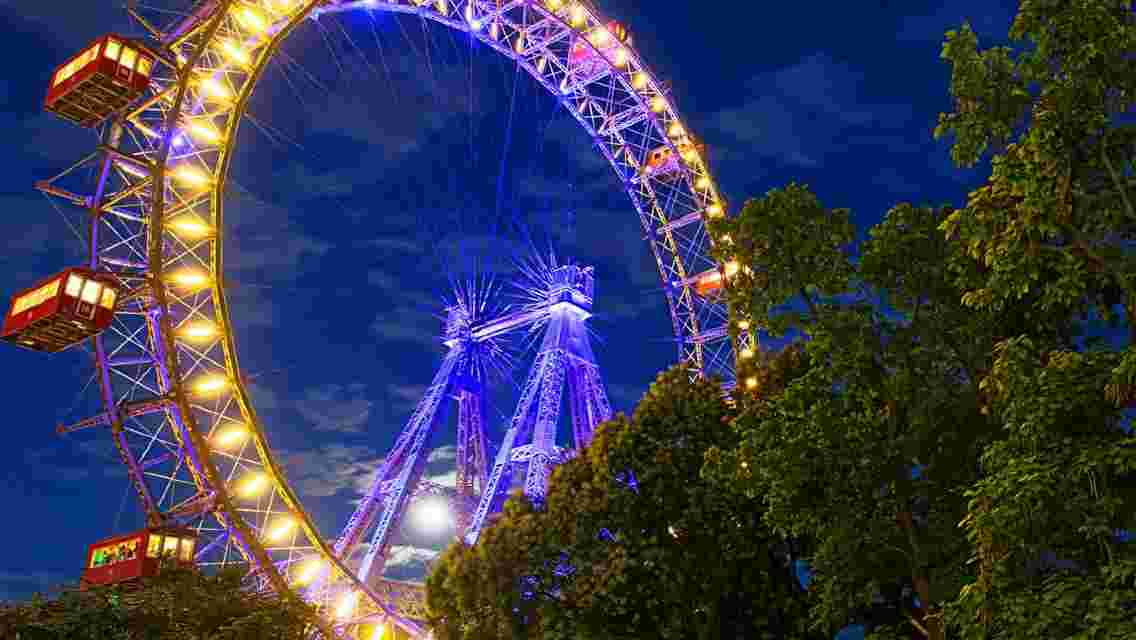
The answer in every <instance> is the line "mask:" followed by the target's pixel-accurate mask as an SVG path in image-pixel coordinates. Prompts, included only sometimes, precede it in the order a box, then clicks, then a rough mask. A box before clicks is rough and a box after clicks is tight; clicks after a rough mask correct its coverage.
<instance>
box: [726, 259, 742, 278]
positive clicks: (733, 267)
mask: <svg viewBox="0 0 1136 640" xmlns="http://www.w3.org/2000/svg"><path fill="white" fill-rule="evenodd" d="M738 268H739V267H738V262H737V260H730V261H729V262H727V263H726V277H727V278H728V277H730V276H732V275H734V274H736V273H737V272H738Z"/></svg>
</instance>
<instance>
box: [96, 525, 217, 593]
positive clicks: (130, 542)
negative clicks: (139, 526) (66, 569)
mask: <svg viewBox="0 0 1136 640" xmlns="http://www.w3.org/2000/svg"><path fill="white" fill-rule="evenodd" d="M196 544H197V539H196V538H195V537H194V534H193V531H191V530H189V529H182V528H177V527H156V528H151V529H143V530H141V531H135V532H134V533H129V534H126V535H121V536H115V537H113V538H107V539H106V540H100V541H99V542H96V543H95V544H93V545H91V546H90V547H88V548H87V563H86V564H85V565H84V568H83V577H82V578H81V579H80V580H79V588H80V589H85V588H87V587H90V586H93V585H104V584H118V583H122V582H129V581H131V580H138V579H140V578H148V577H152V576H155V575H157V574H158V573H159V572H160V571H161V570H162V568H163V567H168V566H179V567H192V566H193V551H194V547H195V546H196Z"/></svg>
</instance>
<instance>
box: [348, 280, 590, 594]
mask: <svg viewBox="0 0 1136 640" xmlns="http://www.w3.org/2000/svg"><path fill="white" fill-rule="evenodd" d="M523 271H524V275H525V276H526V282H525V283H524V284H523V285H522V286H521V287H520V288H521V291H522V292H523V298H524V301H523V302H522V303H521V304H519V305H516V306H515V307H513V308H511V309H509V310H508V311H507V312H505V313H500V314H492V313H487V311H486V310H487V307H488V305H487V304H486V303H487V300H486V296H485V295H484V294H473V293H470V292H466V294H465V295H458V296H457V298H458V300H457V303H456V304H454V305H453V306H451V307H449V308H448V309H447V310H446V312H447V318H446V325H445V344H446V346H447V347H448V348H449V351H448V352H447V354H446V356H445V358H444V359H443V361H442V364H441V366H440V367H439V368H438V371H437V374H436V375H435V376H434V380H433V382H432V383H431V384H430V387H429V388H428V389H427V390H426V393H425V395H424V396H423V397H422V399H421V400H420V401H419V403H418V406H417V407H416V408H415V410H414V413H413V414H412V415H411V417H410V419H409V420H408V421H407V423H406V426H405V428H404V429H403V430H402V433H401V434H400V435H399V437H398V439H397V440H396V441H395V444H394V447H393V448H392V449H391V451H390V453H389V454H388V455H387V456H386V457H385V458H384V460H383V464H382V466H381V467H380V469H379V472H378V474H377V475H376V476H375V480H374V481H373V482H372V484H371V486H370V488H369V490H368V491H367V494H366V495H365V497H364V498H363V500H362V501H361V502H360V503H359V506H358V507H357V509H356V510H355V513H354V514H353V515H352V516H351V518H350V520H349V521H348V523H347V526H346V527H345V529H344V531H343V534H342V535H341V536H340V537H339V539H338V541H337V542H336V544H335V553H336V555H337V556H339V557H340V558H342V559H346V558H347V557H348V556H350V554H351V552H352V551H353V550H354V549H355V548H356V547H357V546H358V545H359V544H360V543H361V542H362V541H363V540H364V538H365V537H368V533H369V543H370V544H368V545H367V550H366V553H365V554H364V556H363V559H362V562H361V564H360V566H359V569H358V571H357V572H356V575H357V576H358V578H359V579H360V580H361V581H362V582H364V583H367V582H369V581H370V580H371V579H372V577H374V578H378V577H379V576H381V575H382V572H383V569H384V566H385V563H386V559H387V556H388V552H389V550H390V545H391V540H392V536H393V534H394V532H395V531H397V530H398V524H399V523H400V522H401V521H402V519H403V517H404V515H405V513H406V510H407V507H408V505H409V503H410V501H411V500H412V499H414V498H415V497H417V496H420V495H429V494H436V493H437V489H438V488H437V487H434V486H432V485H431V484H430V483H428V482H425V481H423V479H422V475H423V471H424V468H425V465H426V462H427V458H428V444H429V442H430V440H431V439H432V436H433V435H434V434H435V432H436V431H437V430H438V429H439V426H440V425H444V424H445V422H446V415H447V410H448V409H449V408H450V404H451V402H452V403H455V404H457V408H458V420H457V456H456V465H457V486H456V494H457V495H456V497H455V499H454V500H453V501H452V502H453V504H454V508H455V511H456V512H457V521H458V530H459V531H461V532H464V539H465V540H466V541H467V542H469V543H471V544H472V543H474V542H476V540H477V537H478V535H479V534H480V532H481V529H482V527H483V526H484V525H485V521H486V519H487V517H488V516H489V515H490V514H491V513H494V512H496V511H498V510H499V509H500V508H501V505H502V503H503V502H504V499H505V498H506V496H507V494H508V491H509V488H510V487H511V486H512V478H513V469H514V467H515V466H516V465H523V466H525V467H526V469H527V473H526V475H525V480H524V492H525V494H526V495H528V496H529V497H530V498H531V499H532V500H534V501H535V502H538V503H539V502H542V501H543V499H544V496H545V492H546V490H547V484H548V477H549V474H550V472H551V470H552V467H553V466H554V465H556V464H558V463H560V462H562V461H564V460H566V459H568V458H569V457H570V456H572V455H574V453H575V452H576V451H578V450H579V449H581V448H583V447H586V446H587V445H588V443H589V441H590V440H591V436H592V431H593V430H594V429H595V427H596V425H598V424H599V423H600V422H602V421H604V420H607V419H609V418H610V417H611V413H612V412H611V405H610V403H609V402H608V399H607V394H606V392H605V391H604V385H603V380H602V379H601V377H600V373H599V368H598V366H597V365H596V359H595V355H594V354H593V353H592V349H591V345H590V344H589V340H588V333H587V327H586V325H585V322H586V321H587V319H588V318H589V317H590V316H591V309H592V299H593V292H594V287H595V278H594V273H593V270H592V268H591V267H587V268H584V267H579V266H575V265H558V264H556V262H555V261H552V262H550V263H544V262H538V263H534V265H530V266H526V267H523ZM471 291H472V290H471ZM520 330H527V331H529V332H530V333H532V334H537V333H541V332H542V333H543V337H542V338H541V341H540V346H539V349H538V351H537V354H536V359H535V361H534V363H533V365H532V369H531V370H530V372H529V376H528V379H527V381H526V383H525V385H524V388H523V390H522V392H521V397H520V401H519V402H518V404H517V408H516V411H515V413H514V415H513V417H512V420H511V421H510V423H509V428H508V431H507V432H506V433H505V437H504V440H503V441H502V443H501V446H500V447H498V449H497V454H496V459H495V461H494V462H493V466H492V467H491V468H490V467H489V459H490V453H489V448H488V443H487V437H486V432H485V415H484V404H485V392H486V385H487V383H488V381H489V379H490V376H489V375H488V374H489V372H490V370H491V369H492V367H493V366H495V363H497V362H498V361H499V359H500V356H501V354H502V353H503V351H502V348H501V347H500V345H499V344H498V342H497V339H498V338H501V337H502V336H504V335H506V334H508V333H512V332H515V331H520ZM565 382H567V384H568V404H569V406H570V412H571V418H572V431H573V433H572V436H573V437H572V446H571V447H570V448H562V447H559V446H557V444H556V436H557V423H558V422H559V418H560V407H561V404H562V400H563V390H564V384H565ZM474 506H476V509H474V508H473V507H474ZM471 512H472V517H471Z"/></svg>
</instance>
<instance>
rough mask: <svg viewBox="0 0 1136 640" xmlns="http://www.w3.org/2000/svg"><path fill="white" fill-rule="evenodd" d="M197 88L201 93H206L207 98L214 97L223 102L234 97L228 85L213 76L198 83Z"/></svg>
mask: <svg viewBox="0 0 1136 640" xmlns="http://www.w3.org/2000/svg"><path fill="white" fill-rule="evenodd" d="M197 88H198V90H199V91H201V93H203V94H205V96H206V97H207V98H213V99H214V100H219V101H221V102H225V101H228V100H232V98H233V92H232V91H229V88H228V87H226V86H225V85H223V84H221V83H220V82H218V81H217V80H214V79H213V78H203V79H202V80H201V81H200V82H198V83H197Z"/></svg>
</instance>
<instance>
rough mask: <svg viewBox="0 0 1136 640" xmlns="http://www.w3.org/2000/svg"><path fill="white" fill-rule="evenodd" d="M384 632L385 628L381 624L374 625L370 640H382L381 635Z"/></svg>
mask: <svg viewBox="0 0 1136 640" xmlns="http://www.w3.org/2000/svg"><path fill="white" fill-rule="evenodd" d="M386 630H387V629H386V627H384V626H383V625H381V624H377V625H375V630H374V632H372V633H371V640H383V634H384V633H386Z"/></svg>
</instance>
